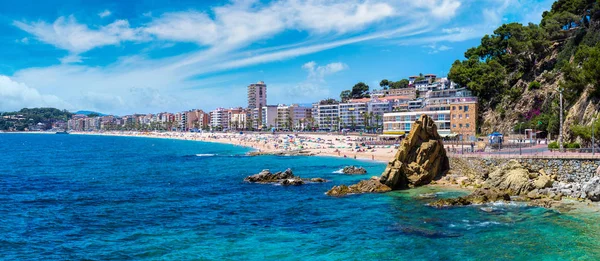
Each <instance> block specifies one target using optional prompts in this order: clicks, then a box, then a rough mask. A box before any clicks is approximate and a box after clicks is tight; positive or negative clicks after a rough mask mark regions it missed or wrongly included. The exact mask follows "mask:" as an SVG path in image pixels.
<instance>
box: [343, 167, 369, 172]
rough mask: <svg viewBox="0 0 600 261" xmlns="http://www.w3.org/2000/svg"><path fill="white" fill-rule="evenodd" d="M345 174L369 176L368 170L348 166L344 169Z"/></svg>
mask: <svg viewBox="0 0 600 261" xmlns="http://www.w3.org/2000/svg"><path fill="white" fill-rule="evenodd" d="M342 173H344V174H367V170H366V169H365V168H363V167H355V166H346V167H344V168H343V169H342Z"/></svg>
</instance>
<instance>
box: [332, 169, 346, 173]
mask: <svg viewBox="0 0 600 261" xmlns="http://www.w3.org/2000/svg"><path fill="white" fill-rule="evenodd" d="M331 173H335V174H344V169H338V170H336V171H334V172H331Z"/></svg>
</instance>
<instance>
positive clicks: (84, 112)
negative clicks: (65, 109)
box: [74, 111, 106, 116]
mask: <svg viewBox="0 0 600 261" xmlns="http://www.w3.org/2000/svg"><path fill="white" fill-rule="evenodd" d="M74 114H83V115H90V114H97V115H98V116H106V114H104V113H99V112H95V111H76V112H74Z"/></svg>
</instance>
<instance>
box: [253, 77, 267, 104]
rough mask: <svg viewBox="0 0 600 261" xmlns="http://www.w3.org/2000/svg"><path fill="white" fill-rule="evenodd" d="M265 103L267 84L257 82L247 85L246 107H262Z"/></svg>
mask: <svg viewBox="0 0 600 261" xmlns="http://www.w3.org/2000/svg"><path fill="white" fill-rule="evenodd" d="M266 105H267V85H266V84H265V83H264V82H263V81H260V82H257V83H253V84H250V85H248V109H255V108H262V107H263V106H266Z"/></svg>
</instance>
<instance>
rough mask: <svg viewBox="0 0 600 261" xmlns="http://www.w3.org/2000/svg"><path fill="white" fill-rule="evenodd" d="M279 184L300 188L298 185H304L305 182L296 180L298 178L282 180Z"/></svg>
mask: <svg viewBox="0 0 600 261" xmlns="http://www.w3.org/2000/svg"><path fill="white" fill-rule="evenodd" d="M279 184H281V185H283V186H290V185H292V186H298V185H302V184H304V181H303V180H301V179H296V178H295V179H284V180H281V181H280V182H279Z"/></svg>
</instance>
